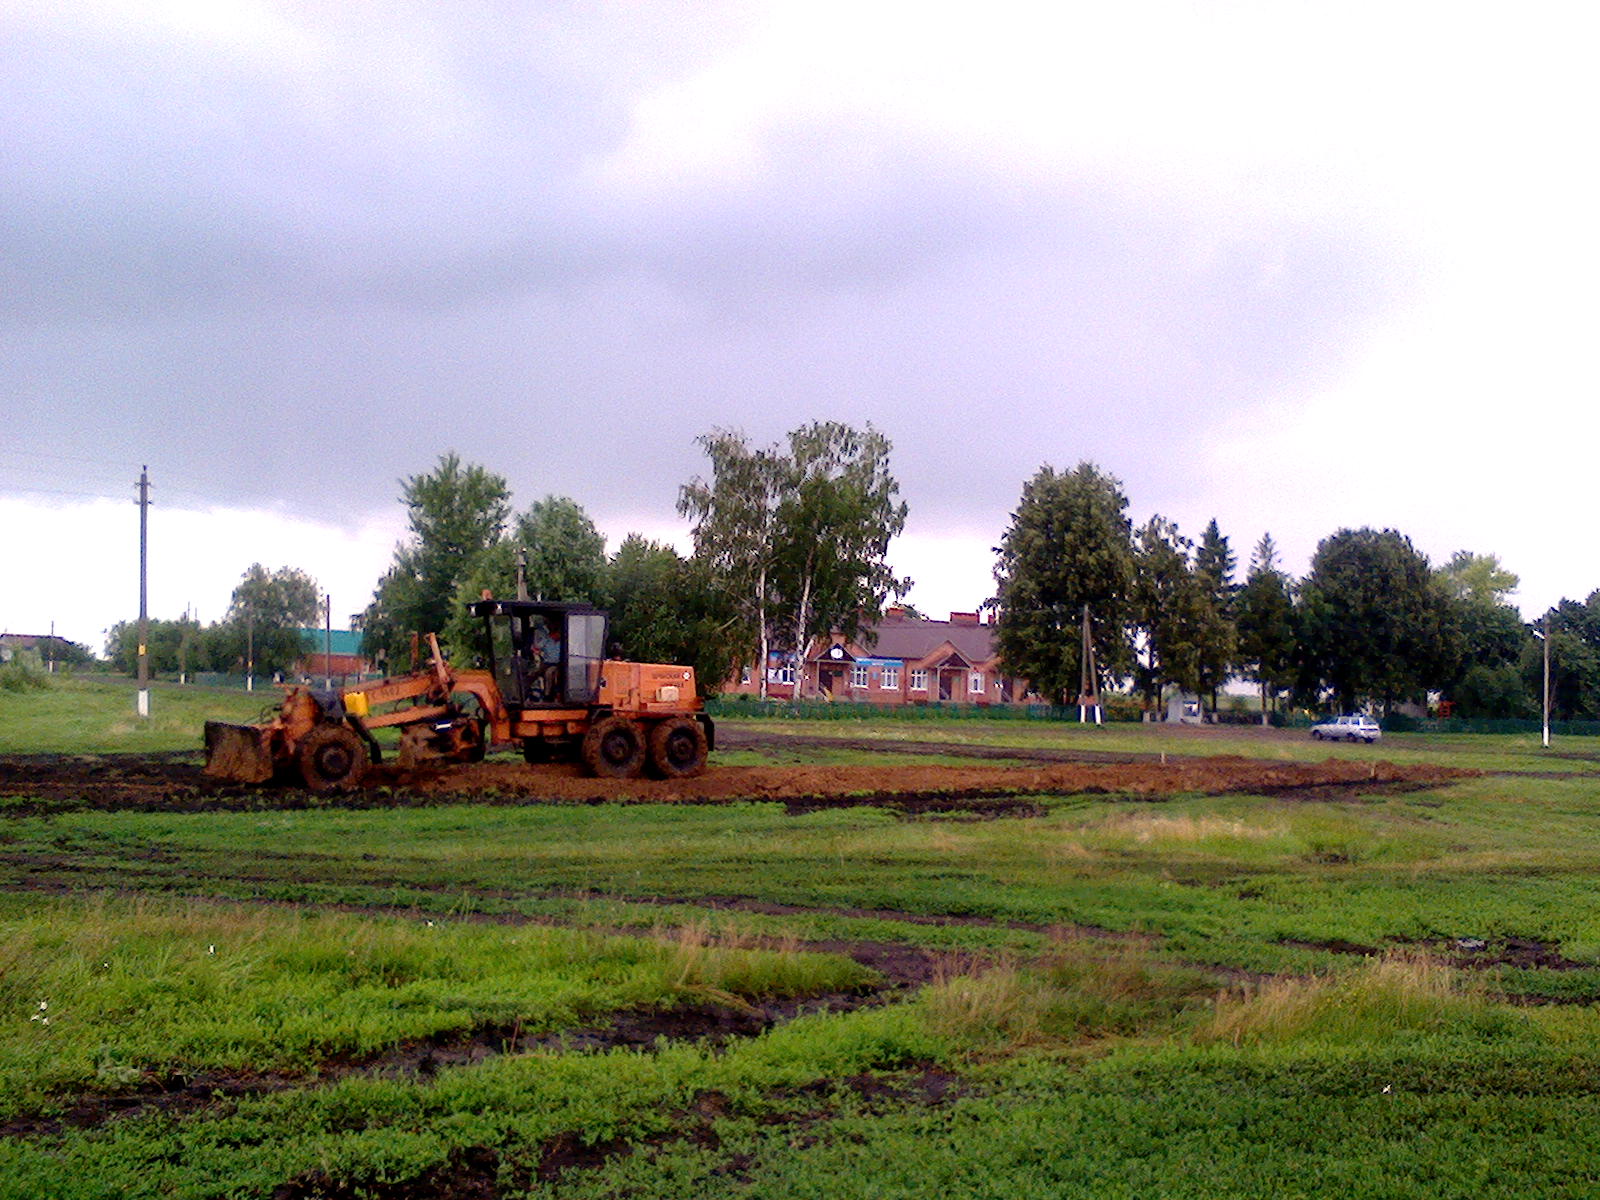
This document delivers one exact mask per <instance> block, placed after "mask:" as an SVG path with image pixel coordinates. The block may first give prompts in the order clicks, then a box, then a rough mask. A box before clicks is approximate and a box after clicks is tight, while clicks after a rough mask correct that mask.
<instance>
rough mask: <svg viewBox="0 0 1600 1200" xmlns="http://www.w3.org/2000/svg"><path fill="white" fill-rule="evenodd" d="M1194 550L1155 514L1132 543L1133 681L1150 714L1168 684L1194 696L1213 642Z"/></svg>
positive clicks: (1214, 617) (1206, 592)
mask: <svg viewBox="0 0 1600 1200" xmlns="http://www.w3.org/2000/svg"><path fill="white" fill-rule="evenodd" d="M1193 549H1194V545H1193V543H1192V542H1190V541H1189V539H1188V538H1186V537H1184V536H1183V535H1182V534H1180V533H1179V532H1178V527H1177V526H1176V525H1175V524H1173V522H1171V521H1169V520H1168V519H1167V518H1166V517H1163V516H1161V515H1159V514H1157V515H1156V516H1153V517H1151V518H1150V520H1148V521H1146V522H1145V523H1144V524H1143V525H1142V526H1140V527H1139V530H1138V532H1137V533H1135V534H1134V537H1133V591H1132V601H1133V604H1132V613H1131V616H1132V623H1133V627H1134V629H1135V630H1136V637H1135V643H1136V647H1137V665H1136V666H1135V669H1134V679H1135V681H1136V683H1137V684H1138V687H1139V690H1140V691H1142V692H1143V693H1144V695H1145V701H1146V704H1147V705H1148V706H1149V707H1151V708H1155V707H1157V706H1158V705H1159V703H1160V699H1161V693H1162V690H1163V689H1164V688H1165V687H1166V686H1167V685H1168V684H1175V685H1176V686H1177V687H1179V688H1180V689H1182V690H1183V691H1186V692H1198V691H1199V689H1200V681H1201V674H1200V670H1201V654H1202V648H1203V647H1204V646H1205V644H1206V642H1207V641H1208V640H1211V639H1215V638H1216V637H1217V636H1218V635H1217V633H1216V630H1215V625H1216V623H1217V621H1218V620H1219V617H1218V614H1217V612H1216V611H1215V608H1214V606H1213V604H1212V600H1211V595H1210V581H1209V580H1208V579H1206V578H1204V577H1202V576H1201V574H1200V573H1199V571H1198V570H1196V569H1195V567H1194V565H1193V563H1192V562H1191V555H1192V552H1193Z"/></svg>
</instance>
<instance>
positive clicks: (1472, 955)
mask: <svg viewBox="0 0 1600 1200" xmlns="http://www.w3.org/2000/svg"><path fill="white" fill-rule="evenodd" d="M1281 944H1282V945H1285V946H1298V947H1300V948H1301V949H1304V950H1326V951H1328V952H1329V953H1331V954H1358V955H1363V956H1366V955H1373V954H1382V953H1383V950H1384V947H1382V946H1364V945H1361V944H1360V943H1359V942H1347V941H1345V940H1344V939H1342V938H1334V939H1331V940H1329V941H1298V940H1294V939H1289V940H1286V941H1284V942H1282V943H1281ZM1389 945H1391V946H1416V947H1418V948H1420V949H1423V950H1426V951H1427V952H1428V954H1429V955H1430V956H1432V957H1434V958H1436V959H1437V960H1438V961H1439V962H1442V963H1446V964H1448V965H1449V966H1452V967H1459V968H1461V969H1463V970H1468V971H1487V970H1491V969H1493V968H1495V967H1518V968H1521V969H1523V970H1544V971H1584V970H1592V969H1593V968H1594V964H1593V963H1582V962H1577V961H1575V960H1573V959H1570V958H1567V957H1566V956H1564V955H1563V954H1562V953H1561V952H1560V951H1559V950H1557V949H1556V948H1555V947H1554V946H1552V945H1551V944H1550V943H1549V942H1541V941H1537V940H1535V939H1534V938H1517V937H1512V938H1493V939H1484V938H1455V939H1434V940H1431V941H1411V940H1407V939H1399V938H1396V939H1391V941H1390V942H1389Z"/></svg>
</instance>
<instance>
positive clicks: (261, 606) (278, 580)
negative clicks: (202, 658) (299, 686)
mask: <svg viewBox="0 0 1600 1200" xmlns="http://www.w3.org/2000/svg"><path fill="white" fill-rule="evenodd" d="M320 624H322V593H321V589H319V588H318V587H317V581H316V580H315V579H313V578H312V577H311V576H310V575H308V574H306V573H305V572H304V571H301V570H298V569H296V568H294V567H279V568H278V569H277V570H276V571H269V570H268V569H267V568H266V567H264V566H262V565H261V564H260V563H252V564H251V566H250V568H249V569H248V570H247V571H245V573H244V577H243V578H242V579H240V580H239V586H238V587H236V588H234V589H233V598H232V600H231V601H230V602H229V605H228V613H227V616H226V617H225V618H224V621H223V629H222V630H219V631H218V634H217V636H216V637H215V638H214V639H213V646H212V651H211V653H212V656H213V657H216V656H218V655H220V656H221V657H222V659H223V660H224V661H222V662H219V663H218V664H217V665H218V667H220V668H222V669H226V670H235V671H243V670H245V669H246V666H247V665H248V664H247V660H250V662H253V665H254V670H255V671H256V672H257V673H260V674H267V675H270V674H272V673H273V672H274V671H286V670H288V669H289V668H290V667H292V666H293V665H294V664H295V662H297V661H298V660H299V659H300V657H301V656H302V655H303V654H304V653H305V651H306V649H307V647H306V645H305V643H304V639H303V637H302V635H301V633H300V632H299V631H300V630H302V629H307V628H314V627H316V626H318V625H320Z"/></svg>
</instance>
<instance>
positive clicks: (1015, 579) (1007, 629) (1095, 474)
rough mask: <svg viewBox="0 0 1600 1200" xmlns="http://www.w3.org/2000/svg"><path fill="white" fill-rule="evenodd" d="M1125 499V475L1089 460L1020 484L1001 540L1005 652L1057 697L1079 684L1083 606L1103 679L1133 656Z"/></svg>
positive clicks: (1011, 663)
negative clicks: (1019, 493) (1129, 630)
mask: <svg viewBox="0 0 1600 1200" xmlns="http://www.w3.org/2000/svg"><path fill="white" fill-rule="evenodd" d="M1127 507H1128V498H1127V496H1126V495H1124V494H1123V491H1122V483H1121V482H1120V481H1119V480H1117V479H1116V478H1115V477H1113V476H1111V475H1108V474H1106V473H1105V472H1103V471H1101V470H1100V468H1099V467H1097V466H1095V465H1094V464H1093V463H1089V462H1084V463H1079V464H1078V466H1077V467H1075V468H1074V469H1073V470H1071V471H1067V472H1058V471H1056V470H1055V468H1054V467H1051V466H1043V467H1041V468H1039V470H1038V472H1037V473H1036V474H1035V475H1034V476H1033V478H1032V479H1030V480H1028V482H1027V483H1025V484H1024V485H1023V488H1022V498H1021V500H1020V501H1019V502H1018V504H1017V507H1016V510H1015V511H1014V512H1013V513H1012V514H1011V523H1010V525H1009V526H1007V528H1006V532H1005V535H1004V537H1003V538H1002V539H1001V542H1000V545H999V546H998V547H997V548H996V551H995V553H996V554H997V555H998V561H997V562H996V565H995V580H996V583H997V584H998V587H997V589H996V594H995V598H994V603H995V605H996V607H997V608H998V609H999V627H998V631H997V633H998V640H999V644H1000V655H1001V658H1002V660H1003V661H1004V663H1005V665H1006V670H1007V671H1008V672H1010V673H1011V674H1013V675H1021V676H1025V677H1026V678H1027V679H1028V680H1029V681H1030V682H1031V683H1032V685H1033V687H1034V689H1035V690H1036V691H1037V692H1038V693H1039V694H1040V695H1042V696H1045V697H1046V698H1048V699H1049V700H1051V701H1052V702H1054V703H1064V702H1065V701H1066V700H1067V698H1068V697H1070V696H1074V695H1076V694H1077V692H1078V688H1079V684H1080V681H1081V678H1082V675H1081V671H1082V632H1081V631H1082V614H1083V609H1084V606H1085V605H1087V606H1088V609H1089V624H1090V638H1091V641H1092V644H1093V646H1094V652H1095V657H1096V659H1097V660H1098V663H1097V665H1098V667H1099V670H1100V672H1101V675H1102V678H1111V677H1120V676H1122V675H1124V674H1125V673H1126V672H1127V669H1128V667H1129V665H1130V663H1131V650H1130V645H1129V641H1128V635H1127V623H1128V614H1129V608H1128V597H1129V593H1130V590H1131V588H1132V584H1133V545H1132V536H1131V535H1132V524H1131V522H1130V521H1129V520H1128V517H1127V515H1126V510H1127ZM1097 687H1098V684H1097Z"/></svg>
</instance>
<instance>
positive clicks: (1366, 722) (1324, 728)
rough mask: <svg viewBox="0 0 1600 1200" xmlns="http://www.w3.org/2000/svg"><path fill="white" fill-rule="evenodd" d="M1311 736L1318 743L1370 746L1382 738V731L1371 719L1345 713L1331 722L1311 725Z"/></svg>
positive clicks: (1357, 714)
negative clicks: (1362, 743) (1360, 743)
mask: <svg viewBox="0 0 1600 1200" xmlns="http://www.w3.org/2000/svg"><path fill="white" fill-rule="evenodd" d="M1311 736H1312V737H1314V738H1316V739H1317V741H1319V742H1321V741H1334V742H1366V743H1367V745H1369V746H1370V745H1372V743H1373V742H1375V741H1377V740H1378V739H1379V738H1381V737H1382V736H1383V730H1381V729H1379V728H1378V723H1377V722H1376V721H1374V720H1373V719H1372V718H1371V717H1368V716H1363V715H1362V714H1361V713H1347V714H1346V715H1344V716H1342V717H1335V718H1334V719H1333V720H1331V721H1323V722H1322V723H1321V724H1318V725H1313V726H1312V727H1311Z"/></svg>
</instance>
